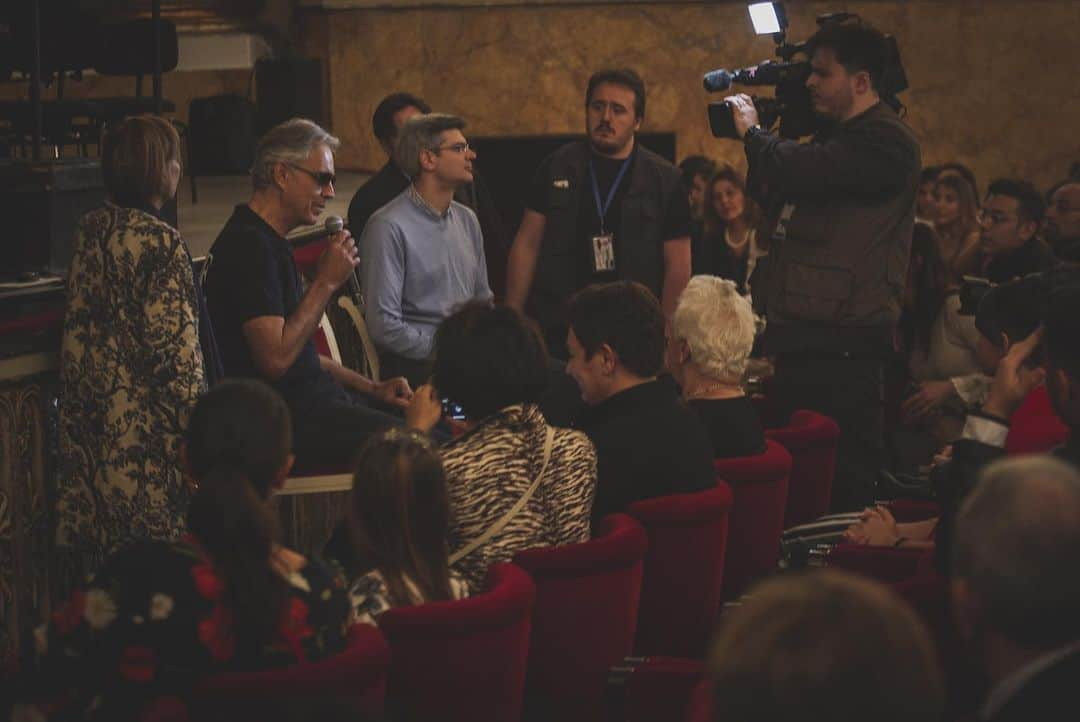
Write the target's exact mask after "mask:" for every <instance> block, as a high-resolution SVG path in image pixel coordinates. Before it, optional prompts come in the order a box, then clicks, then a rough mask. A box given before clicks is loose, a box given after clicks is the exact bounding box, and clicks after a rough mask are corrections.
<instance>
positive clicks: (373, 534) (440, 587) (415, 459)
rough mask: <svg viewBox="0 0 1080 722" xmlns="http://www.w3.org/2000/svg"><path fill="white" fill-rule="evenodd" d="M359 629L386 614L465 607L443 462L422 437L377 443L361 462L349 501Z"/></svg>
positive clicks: (394, 432)
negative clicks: (453, 561)
mask: <svg viewBox="0 0 1080 722" xmlns="http://www.w3.org/2000/svg"><path fill="white" fill-rule="evenodd" d="M348 520H349V531H350V536H351V538H352V542H353V549H354V552H355V553H354V560H355V565H354V568H353V569H351V570H350V576H352V577H354V581H353V582H352V584H351V586H350V587H349V597H350V600H351V602H352V619H351V621H352V622H354V623H362V624H375V623H376V621H377V618H378V616H379V615H380V614H382V613H383V612H385V611H386V610H387V609H392V608H393V607H401V606H412V605H414V604H424V603H425V602H435V601H443V600H447V599H462V598H463V597H466V596H468V594H469V586H468V584H467V583H466V582H465V580H464V579H463V578H462V577H461V576H460V575H458V574H457V573H455V572H452V571H450V565H449V561H448V559H449V556H450V551H449V546H448V542H447V538H448V534H449V532H450V502H449V499H448V496H447V490H446V476H445V474H444V472H443V465H442V460H441V459H440V458H439V452H438V450H437V449H436V448H435V447H434V445H433V444H432V442H431V441H430V440H429V439H428V438H427V437H425V436H422V435H420V434H419V433H416V432H415V431H407V430H401V429H391V430H389V431H386V432H383V433H382V434H379V435H378V436H375V437H372V438H371V439H369V440H368V442H367V443H366V444H365V445H364V448H363V449H362V450H361V452H360V456H359V457H358V458H357V460H356V470H355V471H354V472H353V488H352V494H351V498H350V501H349V515H348Z"/></svg>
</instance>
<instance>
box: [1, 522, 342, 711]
mask: <svg viewBox="0 0 1080 722" xmlns="http://www.w3.org/2000/svg"><path fill="white" fill-rule="evenodd" d="M286 581H287V582H288V596H287V599H286V603H285V607H284V610H283V613H282V615H281V621H280V625H279V627H278V629H277V632H276V634H275V635H274V638H273V639H271V640H268V641H267V642H266V643H265V644H263V645H261V646H254V645H253V646H248V647H245V646H242V645H239V644H238V643H237V640H236V639H235V637H234V635H233V632H232V624H233V617H234V614H239V613H242V610H233V609H230V608H228V607H227V606H225V604H224V603H223V592H224V589H225V584H224V581H223V580H222V578H221V577H220V576H219V573H218V571H217V570H216V569H215V567H214V566H213V564H212V563H211V561H210V560H209V559H208V558H207V557H206V556H205V555H204V554H203V553H202V551H201V550H200V548H199V546H198V544H197V543H195V542H194V540H192V539H191V538H190V537H188V538H185V539H184V540H182V541H178V542H161V541H147V542H142V543H139V544H135V545H133V546H131V547H129V548H126V549H124V550H123V551H121V552H119V553H118V554H116V555H114V556H113V557H111V558H110V559H109V560H108V561H107V562H106V563H105V564H104V566H103V567H102V568H101V570H100V571H99V572H98V574H97V576H96V577H95V578H94V579H93V581H91V582H90V583H89V584H88V585H87V586H86V587H85V588H81V589H79V590H78V591H76V592H75V593H74V594H73V595H72V597H71V599H70V600H69V601H68V603H67V604H66V605H64V606H63V607H62V608H61V609H60V610H59V611H57V612H56V613H55V614H54V615H53V616H52V619H51V621H50V622H49V623H48V624H47V625H44V626H42V627H40V628H38V629H37V630H36V631H35V633H34V644H35V651H34V655H33V659H32V663H31V665H30V666H31V670H30V673H29V674H28V682H27V683H26V684H25V685H24V691H23V692H22V693H21V694H20V697H21V698H22V699H23V700H24V702H27V703H31V702H32V703H34V705H33V706H32V707H24V709H36V710H38V711H39V712H44V713H46V714H47V715H48V716H49V717H50V718H56V719H88V720H125V719H137V718H138V710H139V709H140V708H142V707H143V706H144V705H146V704H147V703H148V702H150V701H151V700H154V699H160V698H163V697H165V698H168V697H179V698H184V697H185V696H186V693H187V692H188V691H189V690H190V688H191V687H192V685H193V684H194V683H195V682H196V681H197V680H199V679H200V678H203V677H205V676H208V675H214V674H219V673H222V672H233V671H252V670H258V669H266V668H270V667H275V666H285V665H289V664H293V663H296V662H298V661H305V660H315V659H321V658H324V657H327V656H330V655H333V654H337V653H338V652H340V651H342V650H343V649H344V648H345V629H346V624H347V622H348V617H349V611H350V607H349V600H348V597H347V595H346V593H345V585H344V581H343V579H342V576H341V574H340V572H339V571H337V570H333V569H331V568H330V567H328V566H326V565H325V564H323V563H321V562H319V561H316V560H310V559H309V560H308V561H307V563H306V564H305V565H304V566H303V568H301V569H300V570H299V571H298V572H294V573H292V574H291V575H290V576H289V577H287V578H286Z"/></svg>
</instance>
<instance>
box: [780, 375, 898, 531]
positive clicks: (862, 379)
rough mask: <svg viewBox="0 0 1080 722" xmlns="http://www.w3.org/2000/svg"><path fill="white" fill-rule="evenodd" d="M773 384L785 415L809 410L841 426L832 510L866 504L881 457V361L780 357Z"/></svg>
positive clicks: (882, 393)
mask: <svg viewBox="0 0 1080 722" xmlns="http://www.w3.org/2000/svg"><path fill="white" fill-rule="evenodd" d="M773 382H774V385H773V389H774V390H775V393H776V397H777V400H778V401H779V403H780V406H781V408H782V409H783V411H784V413H785V417H786V416H787V415H789V414H790V413H791V412H792V411H795V410H796V409H810V410H812V411H817V412H819V413H822V414H825V415H827V416H830V417H832V418H833V419H834V420H835V421H836V423H837V424H838V425H839V426H840V449H839V454H838V456H837V460H836V477H835V479H834V480H833V487H832V504H831V509H832V511H834V512H842V511H855V510H858V509H862V508H863V507H865V506H868V505H869V504H871V503H872V502H873V501H874V489H875V486H876V483H877V477H878V472H879V470H880V469H881V467H882V464H883V462H884V459H885V453H884V426H885V418H884V410H885V406H884V362H883V361H880V360H875V359H868V358H844V357H841V356H839V355H838V356H836V357H830V358H816V357H806V356H803V355H780V356H778V357H777V358H776V373H775V377H774V380H773Z"/></svg>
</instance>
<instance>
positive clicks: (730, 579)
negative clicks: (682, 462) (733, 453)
mask: <svg viewBox="0 0 1080 722" xmlns="http://www.w3.org/2000/svg"><path fill="white" fill-rule="evenodd" d="M765 443H766V444H767V448H766V450H765V453H763V454H758V455H757V456H743V457H739V458H733V459H717V460H716V462H715V466H716V478H717V479H718V480H721V481H725V482H727V483H728V484H729V485H730V486H731V491H732V494H733V498H734V501H733V503H732V507H731V531H730V532H729V533H728V554H727V562H726V563H725V566H724V586H723V590H722V592H721V593H722V595H723V598H724V599H734V598H736V597H738V596H739V595H740V594H741V593H742V592H743V590H744V589H746V587H747V585H749V584H750V583H751V582H753V581H755V580H756V579H758V578H760V577H763V576H765V575H766V574H769V573H770V572H772V571H773V570H774V569H776V558H777V556H778V553H779V550H780V535H781V534H782V533H783V531H784V511H785V507H786V504H787V490H788V478H789V476H790V475H791V454H789V453H788V452H787V449H785V448H784V447H783V446H781V445H780V444H779V443H777V442H775V441H773V440H771V439H766V441H765Z"/></svg>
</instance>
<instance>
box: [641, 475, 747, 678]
mask: <svg viewBox="0 0 1080 722" xmlns="http://www.w3.org/2000/svg"><path fill="white" fill-rule="evenodd" d="M731 504H732V494H731V489H730V488H729V487H728V486H727V484H724V483H720V484H718V485H717V487H716V488H715V489H710V490H708V491H702V492H699V493H696V494H675V495H672V496H665V497H660V498H657V499H648V500H646V501H639V502H637V503H634V504H631V505H630V508H629V509H628V510H627V512H628V513H629V514H630V516H632V517H634V518H635V519H637V520H638V521H640V522H641V524H642V526H644V527H645V531H646V532H647V533H648V535H649V551H648V553H647V554H646V555H645V575H644V578H643V579H642V584H641V609H640V611H639V612H638V626H637V636H636V639H635V642H634V651H635V653H636V654H638V655H654V654H656V655H666V656H672V657H687V658H701V657H702V656H703V655H704V653H705V650H706V647H707V645H708V643H709V638H710V636H711V635H712V630H713V625H714V624H715V623H716V617H717V612H718V610H719V607H720V587H721V584H722V581H723V576H724V563H725V562H724V559H725V554H726V550H727V546H728V543H727V542H728V515H729V512H730V511H731Z"/></svg>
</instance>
